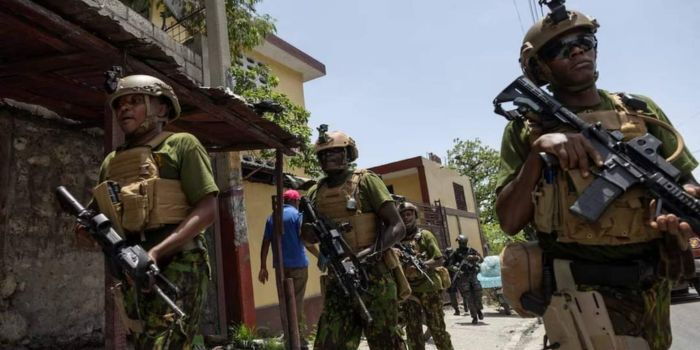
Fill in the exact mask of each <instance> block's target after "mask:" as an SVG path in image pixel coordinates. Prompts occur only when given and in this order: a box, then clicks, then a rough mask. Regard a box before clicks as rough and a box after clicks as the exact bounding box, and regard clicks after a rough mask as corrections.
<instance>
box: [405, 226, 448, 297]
mask: <svg viewBox="0 0 700 350" xmlns="http://www.w3.org/2000/svg"><path fill="white" fill-rule="evenodd" d="M416 243H417V246H418V252H417V253H418V254H422V253H425V260H430V259H436V258H440V257H442V252H441V251H440V246H439V245H438V242H437V239H436V238H435V235H434V234H433V233H432V232H430V231H428V230H421V236H420V239H419V240H418V241H417V242H416ZM426 273H427V274H428V276H430V280H431V281H433V284H431V283H430V281H428V280H427V279H426V278H425V277H424V276H422V275H421V278H419V279H418V280H417V281H416V282H417V283H414V282H413V281H412V282H411V290H412V291H413V292H416V293H427V292H433V291H437V290H440V288H441V284H440V276H438V274H437V271H435V269H428V271H426Z"/></svg>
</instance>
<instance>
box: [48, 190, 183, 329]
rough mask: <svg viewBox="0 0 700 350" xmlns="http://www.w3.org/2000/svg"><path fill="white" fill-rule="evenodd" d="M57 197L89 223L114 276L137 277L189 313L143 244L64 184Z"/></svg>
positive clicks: (82, 221) (141, 286) (142, 286)
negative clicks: (131, 242)
mask: <svg viewBox="0 0 700 350" xmlns="http://www.w3.org/2000/svg"><path fill="white" fill-rule="evenodd" d="M56 197H57V198H58V201H59V202H60V203H61V207H62V208H63V210H64V211H66V212H68V213H69V214H71V215H73V216H75V217H76V218H77V219H78V223H79V224H80V225H83V226H85V227H87V229H88V231H89V232H90V236H92V238H93V239H94V240H95V241H96V242H97V243H98V244H99V245H100V247H102V252H103V253H104V254H105V258H106V259H107V262H108V265H109V266H110V271H111V274H112V276H114V278H116V279H118V280H120V281H124V280H125V279H127V277H128V279H130V280H132V281H134V283H135V284H136V287H137V288H139V289H148V288H151V289H152V290H154V291H155V292H156V293H157V294H158V296H159V297H160V298H161V299H163V301H165V302H166V303H167V304H168V306H170V307H171V308H172V309H173V310H174V311H175V313H177V315H178V316H179V317H181V318H182V317H185V316H186V315H185V313H184V312H183V311H182V310H181V309H180V308H179V307H178V306H177V305H175V303H174V302H173V301H172V299H170V297H168V295H167V294H165V292H164V291H163V289H166V290H168V291H169V292H170V293H171V294H173V295H175V296H177V294H178V293H179V290H178V288H177V287H176V286H175V285H173V284H172V283H171V282H170V281H169V280H168V279H167V278H165V276H163V275H162V274H161V273H160V270H159V269H158V266H156V264H154V263H153V261H150V260H149V259H148V253H147V252H146V251H145V250H144V249H143V248H141V246H139V245H133V246H128V245H127V244H126V241H125V240H124V239H123V238H121V236H119V234H118V233H117V232H116V231H115V230H114V228H113V227H112V223H111V222H110V221H109V219H108V218H107V217H106V216H105V215H104V214H102V213H98V212H96V211H93V210H91V209H86V208H85V207H83V206H82V205H81V204H80V202H78V200H76V199H75V197H73V195H71V194H70V192H68V190H67V189H66V188H65V187H63V186H58V187H57V188H56Z"/></svg>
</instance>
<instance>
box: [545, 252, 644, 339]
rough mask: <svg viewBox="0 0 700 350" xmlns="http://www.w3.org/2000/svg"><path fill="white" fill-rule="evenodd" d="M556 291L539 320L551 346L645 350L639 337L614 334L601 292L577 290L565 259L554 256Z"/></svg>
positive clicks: (570, 267)
mask: <svg viewBox="0 0 700 350" xmlns="http://www.w3.org/2000/svg"><path fill="white" fill-rule="evenodd" d="M553 264H554V275H555V279H556V283H557V291H556V292H555V293H554V294H553V295H552V296H551V299H550V301H549V305H548V306H547V309H546V311H545V312H544V316H543V321H544V327H545V331H546V333H547V338H548V340H549V342H550V344H551V345H550V346H551V347H552V348H557V349H561V350H583V349H590V350H633V349H634V350H636V349H639V350H645V349H649V345H648V343H647V342H646V340H644V339H643V338H640V337H631V336H618V335H615V333H614V328H613V325H612V322H611V320H610V316H609V314H608V311H607V308H606V307H605V301H604V299H603V296H602V295H601V294H600V293H598V292H596V291H586V292H581V291H578V288H577V284H576V282H575V279H574V274H573V272H572V270H573V268H572V263H571V261H568V260H559V259H555V260H554V263H553Z"/></svg>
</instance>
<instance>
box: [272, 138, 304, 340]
mask: <svg viewBox="0 0 700 350" xmlns="http://www.w3.org/2000/svg"><path fill="white" fill-rule="evenodd" d="M275 157H276V159H275V187H276V189H277V195H276V196H275V197H274V198H273V201H272V202H273V214H272V215H273V216H272V222H273V228H274V239H273V241H272V249H274V250H275V261H276V263H277V264H276V265H277V268H276V269H275V283H276V284H277V300H278V301H279V310H280V319H281V321H282V329H283V330H284V333H285V334H284V338H285V340H286V346H287V349H292V350H298V349H299V348H300V342H299V324H298V322H297V318H296V303H295V297H294V284H293V281H292V280H291V279H285V277H284V259H283V256H282V234H283V233H284V228H283V218H282V212H283V202H284V201H283V200H282V190H283V188H284V185H283V184H284V181H283V180H284V173H283V170H284V154H283V153H282V150H280V149H277V151H276V153H275ZM290 295H291V298H290Z"/></svg>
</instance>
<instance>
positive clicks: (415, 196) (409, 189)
mask: <svg viewBox="0 0 700 350" xmlns="http://www.w3.org/2000/svg"><path fill="white" fill-rule="evenodd" d="M384 183H385V184H386V185H387V186H389V185H393V186H394V193H395V194H398V195H401V196H405V197H406V199H408V200H409V201H412V202H418V203H423V197H422V195H421V192H420V181H419V179H418V173H417V172H416V173H415V174H410V175H406V176H401V177H396V178H390V179H384Z"/></svg>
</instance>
